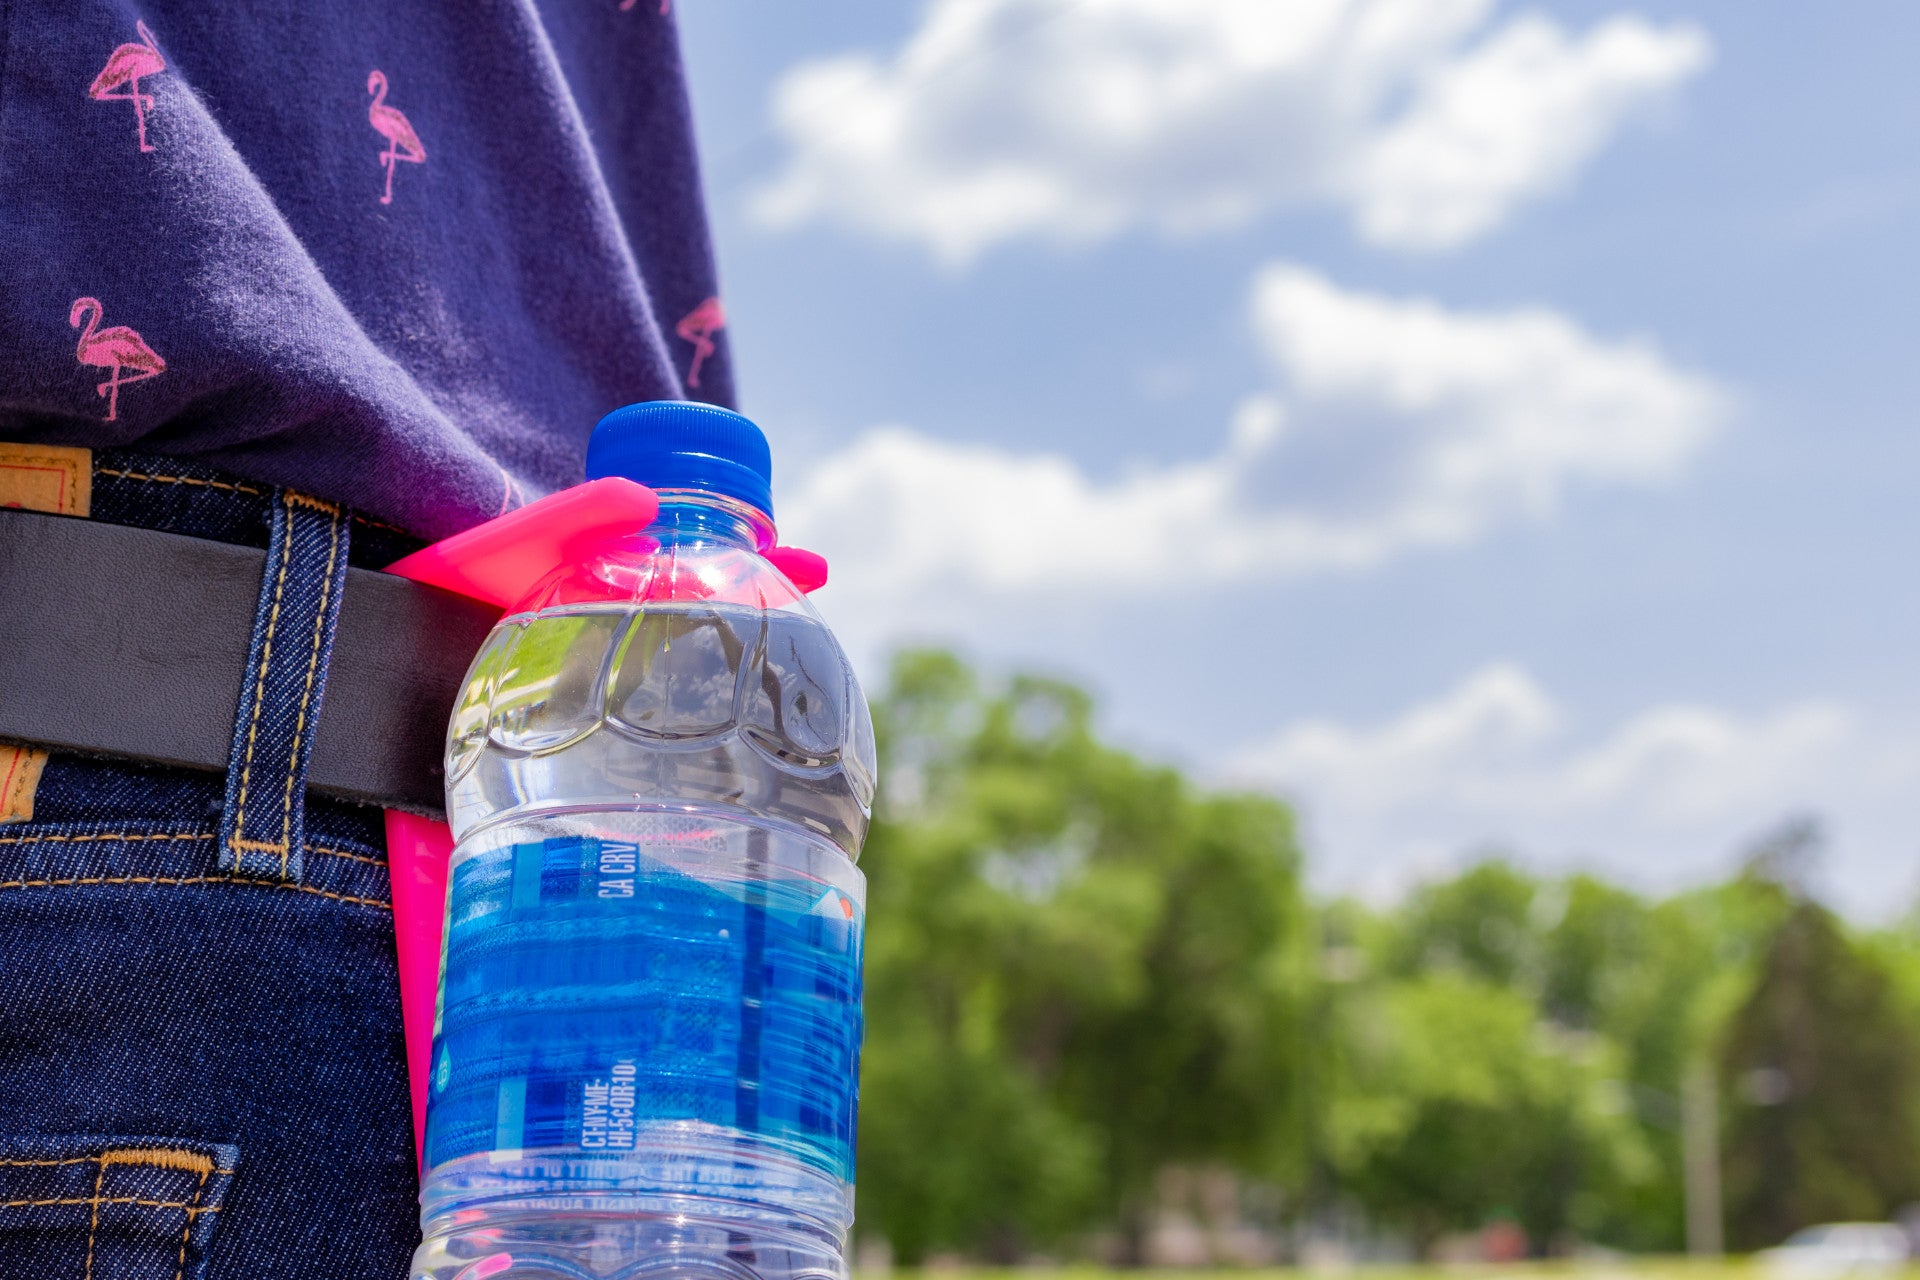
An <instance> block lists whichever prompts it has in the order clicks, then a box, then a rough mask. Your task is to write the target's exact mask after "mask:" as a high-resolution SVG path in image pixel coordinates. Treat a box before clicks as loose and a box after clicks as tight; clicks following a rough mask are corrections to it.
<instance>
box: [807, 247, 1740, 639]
mask: <svg viewBox="0 0 1920 1280" xmlns="http://www.w3.org/2000/svg"><path fill="white" fill-rule="evenodd" d="M1251 319H1252V324H1253V326H1254V329H1255V331H1256V334H1257V336H1258V337H1259V340H1260V343H1261V345H1262V347H1263V349H1264V351H1265V354H1266V356H1267V358H1268V360H1269V361H1270V363H1271V366H1272V369H1273V371H1274V374H1275V375H1276V384H1275V387H1274V388H1273V389H1271V390H1269V391H1263V392H1260V393H1258V394H1255V395H1251V396H1249V397H1248V398H1247V399H1246V400H1245V401H1244V402H1243V404H1242V405H1241V407H1240V410H1239V411H1238V413H1237V414H1236V415H1235V418H1234V421H1233V422H1232V423H1231V424H1230V426H1229V429H1228V431H1227V433H1226V435H1227V438H1226V440H1225V441H1224V442H1223V443H1222V444H1221V445H1220V446H1218V448H1217V449H1216V450H1215V451H1213V452H1211V453H1209V454H1206V455H1204V456H1202V457H1199V458H1196V459H1189V460H1186V461H1179V462H1173V463H1168V464H1164V465H1158V466H1149V465H1146V464H1139V465H1136V466H1134V467H1133V468H1131V469H1129V470H1126V471H1124V472H1122V473H1121V474H1119V475H1117V476H1113V477H1110V478H1108V477H1098V476H1095V475H1093V474H1091V473H1090V472H1089V471H1087V470H1086V469H1085V468H1084V467H1082V466H1081V465H1079V464H1078V463H1076V462H1075V461H1073V460H1072V459H1070V458H1067V457H1065V456H1062V455H1059V454H1052V453H1042V452H1020V451H1015V450H1011V449H1006V448H1002V447H998V446H992V445H981V444H966V443H960V442H955V441H949V440H940V439H935V438H932V437H929V436H927V435H924V434H921V433H919V432H916V431H913V430H910V429H908V428H904V427H886V428H880V429H876V430H873V431H870V432H868V433H866V434H865V435H863V436H861V437H860V438H858V439H857V440H855V441H854V443H853V444H851V445H850V446H849V447H848V448H846V449H845V450H844V451H842V452H840V453H838V454H835V455H833V456H830V457H828V458H826V459H824V460H822V461H821V462H819V463H818V464H817V465H816V466H814V467H813V468H812V469H811V471H810V472H809V473H807V474H806V475H805V476H804V477H803V478H802V480H801V482H800V483H799V484H798V485H797V486H795V487H793V488H792V489H790V490H789V491H788V494H789V496H786V497H784V498H783V503H782V527H783V530H784V531H785V532H787V533H788V534H789V535H790V536H792V537H794V538H796V539H799V540H801V541H804V542H805V543H807V544H808V545H812V546H816V547H818V548H819V549H820V550H821V551H822V552H824V553H825V554H827V555H828V557H829V558H830V559H832V560H833V562H834V564H835V566H836V569H835V575H836V579H837V581H838V582H839V583H841V584H843V585H842V586H841V587H839V588H838V589H837V590H836V593H835V596H836V603H835V605H834V608H835V610H836V615H837V616H839V615H840V614H841V613H850V614H859V613H862V612H866V611H868V609H869V608H870V609H871V611H872V612H873V613H874V615H875V616H876V617H885V618H888V619H896V620H897V619H900V618H902V617H913V618H915V619H916V620H918V621H919V622H920V623H921V625H922V626H923V627H928V628H937V627H938V626H940V625H942V624H945V623H947V622H950V621H951V620H952V619H953V618H954V617H956V616H964V614H965V612H966V611H967V610H968V609H970V608H972V607H973V606H975V605H976V604H977V603H978V602H979V601H981V600H982V599H983V598H988V597H996V596H997V597H1002V598H1024V599H1034V598H1039V597H1042V596H1044V597H1046V598H1049V599H1055V600H1059V599H1080V600H1084V599H1087V598H1090V597H1095V596H1099V595H1101V594H1111V592H1112V591H1113V590H1114V589H1115V588H1116V587H1122V586H1126V585H1129V584H1132V583H1136V582H1138V581H1141V580H1142V579H1150V580H1154V581H1159V582H1165V583H1174V582H1177V583H1180V584H1181V585H1182V586H1187V587H1202V588H1204V587H1207V586H1215V585H1221V584H1230V583H1233V582H1238V581H1245V580H1250V579H1251V580H1262V579H1272V578H1275V577H1281V576H1285V575H1290V574H1301V573H1308V572H1315V571H1324V570H1339V569H1357V568H1364V567H1366V566H1369V565H1373V564H1377V563H1379V562H1381V561H1383V560H1385V559H1387V558H1389V557H1392V556H1395V555H1399V554H1402V553H1405V552H1407V551H1409V550H1413V549H1416V548H1420V547H1431V546H1444V545H1457V544H1461V543H1465V542H1469V541H1471V540H1473V539H1475V538H1478V537H1480V536H1483V535H1484V534H1485V533H1487V532H1488V531H1489V530H1491V529H1493V528H1494V527H1496V526H1497V525H1499V524H1501V523H1503V522H1507V521H1511V520H1514V519H1517V518H1526V517H1538V516H1541V515H1545V514H1548V513H1550V512H1552V511H1553V510H1554V509H1555V507H1556V506H1557V505H1558V504H1559V503H1560V501H1561V500H1562V498H1563V496H1564V495H1565V493H1566V492H1567V491H1568V490H1569V489H1570V488H1572V487H1574V486H1577V485H1646V484H1653V483H1659V482H1661V481H1665V480H1667V479H1670V478H1671V477H1673V476H1675V475H1676V474H1678V473H1679V472H1680V471H1681V469H1682V468H1683V467H1684V466H1685V465H1686V463H1687V462H1688V461H1689V460H1690V459H1691V458H1692V457H1693V456H1694V455H1695V454H1696V453H1697V452H1698V451H1699V449H1700V448H1701V446H1702V445H1703V444H1704V443H1705V441H1706V440H1707V439H1708V438H1709V437H1710V436H1711V435H1712V433H1713V431H1714V429H1715V426H1716V424H1717V423H1718V421H1719V420H1720V418H1721V416H1722V413H1723V401H1724V397H1723V395H1722V393H1721V392H1720V391H1718V390H1717V389H1716V388H1715V387H1714V386H1713V384H1712V383H1710V382H1709V381H1707V380H1705V379H1703V378H1700V377H1698V376H1696V375H1692V374H1689V373H1685V372H1683V371H1680V370H1678V369H1676V368H1674V367H1673V366H1672V365H1670V364H1669V363H1668V362H1667V361H1666V360H1664V359H1663V358H1662V357H1661V356H1660V355H1659V354H1658V353H1657V352H1655V351H1654V350H1653V349H1651V348H1650V347H1648V346H1647V345H1645V344H1643V343H1639V342H1632V341H1613V340H1606V339H1601V338H1598V337H1595V336H1593V335H1591V334H1589V333H1587V332H1585V331H1584V330H1582V329H1581V328H1580V327H1579V326H1578V325H1576V324H1574V323H1573V322H1572V321H1570V320H1568V319H1567V318H1566V317H1564V316H1562V315H1559V314H1558V313H1555V312H1552V311H1545V310H1519V311H1510V312H1496V313H1473V312H1462V311H1453V310H1449V309H1447V308H1445V307H1442V306H1440V305H1439V304H1437V303H1434V302H1430V301H1425V300H1410V301H1409V300H1400V299H1391V298H1384V297H1379V296H1375V295H1370V294H1365V293H1357V292H1351V291H1347V290H1344V289H1341V288H1340V287H1338V286H1336V285H1334V284H1332V283H1330V282H1328V281H1327V280H1325V279H1323V278H1321V277H1319V276H1317V275H1314V274H1313V273H1311V272H1308V271H1305V270H1302V269H1300V268H1298V267H1293V266H1286V265H1275V266H1270V267H1268V268H1267V269H1266V270H1265V271H1263V272H1262V273H1261V274H1260V275H1259V277H1258V278H1257V281H1256V284H1255V287H1254V290H1253V301H1252V316H1251ZM909 601H911V602H914V607H913V608H906V607H903V606H904V605H905V604H906V603H907V602H909ZM942 606H945V607H946V608H948V609H949V610H950V612H949V613H947V614H944V615H943V614H941V613H940V612H939V609H940V608H941V607H942Z"/></svg>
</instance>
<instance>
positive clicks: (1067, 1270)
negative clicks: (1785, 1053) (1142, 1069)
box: [855, 1256, 1920, 1280]
mask: <svg viewBox="0 0 1920 1280" xmlns="http://www.w3.org/2000/svg"><path fill="white" fill-rule="evenodd" d="M1483 1274H1484V1275H1489V1276H1497V1277H1499V1280H1764V1277H1765V1276H1766V1272H1764V1271H1763V1270H1761V1269H1760V1268H1759V1267H1757V1266H1755V1265H1754V1264H1753V1263H1752V1262H1751V1261H1749V1260H1748V1259H1746V1258H1728V1259H1724V1260H1715V1261H1707V1260H1697V1259H1693V1258H1685V1257H1666V1256H1660V1257H1645V1258H1639V1257H1628V1256H1622V1257H1615V1258H1580V1259H1566V1260H1560V1261H1553V1262H1514V1263H1504V1264H1493V1263H1484V1262H1476V1263H1450V1264H1446V1265H1426V1266H1378V1267H1373V1266H1360V1267H1354V1268H1352V1269H1350V1270H1344V1271H1307V1270H1302V1269H1299V1268H1290V1267H1272V1268H1261V1269H1250V1270H1238V1269H1230V1268H1220V1269H1217V1270H1212V1271H1168V1270H1151V1269H1149V1270H1141V1271H1129V1272H1121V1271H1109V1270H1105V1269H1103V1268H1100V1267H1089V1266H1080V1265H1075V1266H1067V1267H1059V1268H1015V1269H1010V1270H996V1269H992V1268H986V1267H966V1268H956V1269H946V1268H934V1269H929V1270H926V1271H905V1270H898V1271H894V1272H891V1273H878V1274H876V1273H873V1272H860V1273H857V1274H856V1276H855V1280H1196V1278H1197V1277H1201V1276H1208V1275H1217V1276H1220V1277H1222V1278H1223V1280H1228V1278H1231V1280H1314V1278H1317V1277H1335V1276H1345V1277H1351V1278H1352V1280H1463V1278H1464V1277H1471V1276H1477V1275H1483ZM1878 1280H1920V1266H1911V1267H1907V1268H1904V1269H1902V1270H1901V1271H1898V1272H1886V1273H1882V1274H1881V1275H1880V1276H1879V1277H1878Z"/></svg>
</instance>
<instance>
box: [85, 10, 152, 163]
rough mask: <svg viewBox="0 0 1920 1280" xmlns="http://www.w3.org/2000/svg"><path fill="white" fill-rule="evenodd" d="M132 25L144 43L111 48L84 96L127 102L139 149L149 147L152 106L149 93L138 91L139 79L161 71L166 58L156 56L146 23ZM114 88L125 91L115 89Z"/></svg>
mask: <svg viewBox="0 0 1920 1280" xmlns="http://www.w3.org/2000/svg"><path fill="white" fill-rule="evenodd" d="M133 29H134V30H135V31H138V32H139V33H140V39H141V40H142V41H143V42H144V43H141V44H134V43H132V42H129V43H127V44H123V45H121V46H120V47H119V48H118V49H115V50H114V51H113V53H112V54H111V55H110V56H109V57H108V58H107V65H106V66H104V67H102V68H100V74H99V75H97V76H95V77H94V78H93V83H92V84H90V85H88V86H87V96H88V97H89V98H92V99H93V100H94V101H95V102H131V103H132V104H133V120H134V124H135V126H136V127H137V128H138V129H139V130H140V149H141V150H142V151H151V150H153V144H152V143H150V142H148V141H147V112H149V111H151V110H152V109H153V95H152V94H150V93H142V92H140V81H141V80H142V79H144V78H145V77H147V76H153V75H159V74H160V73H161V72H162V71H165V70H166V69H167V60H166V59H165V58H163V57H161V56H160V49H159V47H158V46H157V45H155V43H154V40H153V32H151V31H149V30H147V24H146V23H144V22H136V23H134V24H133ZM116 89H125V90H126V92H125V93H115V92H114V90H116Z"/></svg>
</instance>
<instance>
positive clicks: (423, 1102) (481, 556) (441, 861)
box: [387, 477, 827, 1275]
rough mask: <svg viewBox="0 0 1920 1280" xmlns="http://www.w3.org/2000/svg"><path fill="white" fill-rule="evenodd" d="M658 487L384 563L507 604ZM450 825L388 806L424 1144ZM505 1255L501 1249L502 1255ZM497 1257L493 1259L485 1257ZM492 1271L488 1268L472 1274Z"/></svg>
mask: <svg viewBox="0 0 1920 1280" xmlns="http://www.w3.org/2000/svg"><path fill="white" fill-rule="evenodd" d="M659 508H660V503H659V500H658V499H657V498H656V497H655V496H654V493H653V490H651V489H649V488H647V487H646V486H645V485H639V484H635V483H634V482H633V481H631V480H623V479H620V478H618V477H608V478H606V479H603V480H593V481H589V482H588V483H586V484H582V485H575V486H574V487H573V488H571V489H564V490H562V491H561V492H559V493H556V494H552V495H550V496H548V497H545V498H542V499H540V500H539V501H538V502H532V503H529V504H527V505H526V506H524V507H522V508H520V509H519V510H518V511H512V512H508V513H507V514H506V515H503V516H501V517H499V518H498V519H496V520H489V521H488V522H487V523H485V524H483V525H479V526H477V527H475V528H472V529H469V530H467V531H466V532H465V533H459V534H455V535H454V536H453V537H451V538H447V539H444V540H443V541H440V542H436V543H434V544H433V545H432V546H430V547H427V548H426V549H425V550H422V551H416V552H414V553H413V554H412V555H410V556H408V557H406V558H405V559H403V560H396V561H395V562H394V563H393V564H391V565H388V566H387V572H388V573H397V574H399V575H400V576H401V577H403V578H411V579H413V580H414V581H415V582H424V583H426V584H428V585H429V586H435V587H444V588H446V589H447V590H449V591H457V592H459V593H460V594H461V595H464V596H471V597H473V598H474V599H476V600H484V601H486V602H487V603H489V604H492V605H496V606H498V607H499V608H500V609H502V610H505V609H508V608H511V607H512V606H513V605H515V604H517V603H519V602H520V600H521V599H523V598H524V597H525V596H526V595H527V594H528V592H530V591H532V590H533V588H534V587H535V586H536V585H538V583H539V582H540V580H541V579H542V578H544V577H546V575H547V574H548V573H550V572H552V571H553V570H554V569H555V568H557V567H558V566H560V565H563V564H567V563H569V562H572V561H577V560H586V559H590V558H592V557H593V556H595V555H597V554H599V553H600V552H601V551H603V550H605V549H607V548H608V547H609V546H611V545H612V544H613V543H615V542H617V541H619V540H620V539H622V538H625V537H629V536H631V535H632V534H634V533H636V532H638V531H639V530H640V529H641V528H643V527H645V526H646V525H647V524H649V523H651V522H652V520H653V517H654V514H655V512H657V511H658V510H659ZM766 555H767V559H768V560H769V561H770V562H771V563H772V564H773V565H774V567H775V568H777V569H779V570H780V571H781V572H782V573H784V574H785V575H786V576H787V578H788V580H790V581H791V582H792V583H793V584H794V586H796V587H798V588H800V590H801V591H803V592H807V591H817V590H819V589H820V588H821V587H822V586H824V585H825V584H826V581H827V562H826V561H825V560H824V559H822V558H821V557H820V556H818V555H815V554H814V553H813V552H811V551H802V550H800V549H799V548H798V547H774V548H772V549H770V550H769V551H768V552H767V553H766ZM452 852H453V833H452V832H451V831H449V830H448V829H447V824H446V823H444V822H440V821H437V820H435V819H432V818H422V817H419V816H418V815H416V814H411V813H401V812H398V811H397V810H393V809H389V810H387V865H388V869H389V871H390V872H391V875H392V878H393V934H394V942H395V945H396V948H397V950H398V952H399V960H400V1019H401V1023H402V1026H403V1028H404V1030H405V1033H406V1039H407V1078H408V1082H409V1084H410V1086H411V1090H412V1095H413V1145H414V1152H415V1157H416V1159H417V1160H419V1161H420V1162H421V1163H422V1165H424V1163H425V1161H426V1150H427V1081H428V1078H429V1076H430V1074H431V1072H432V1069H433V1064H432V1056H433V1021H434V1006H435V1004H436V1003H437V1001H438V997H439V985H440V932H441V927H442V924H443V921H444V917H445V914H446V902H447V859H448V857H449V855H451V854H452ZM498 1256H501V1257H504V1256H505V1255H498ZM486 1261H491V1260H486ZM475 1274H476V1275H490V1274H492V1272H490V1271H482V1272H476V1273H475Z"/></svg>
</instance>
